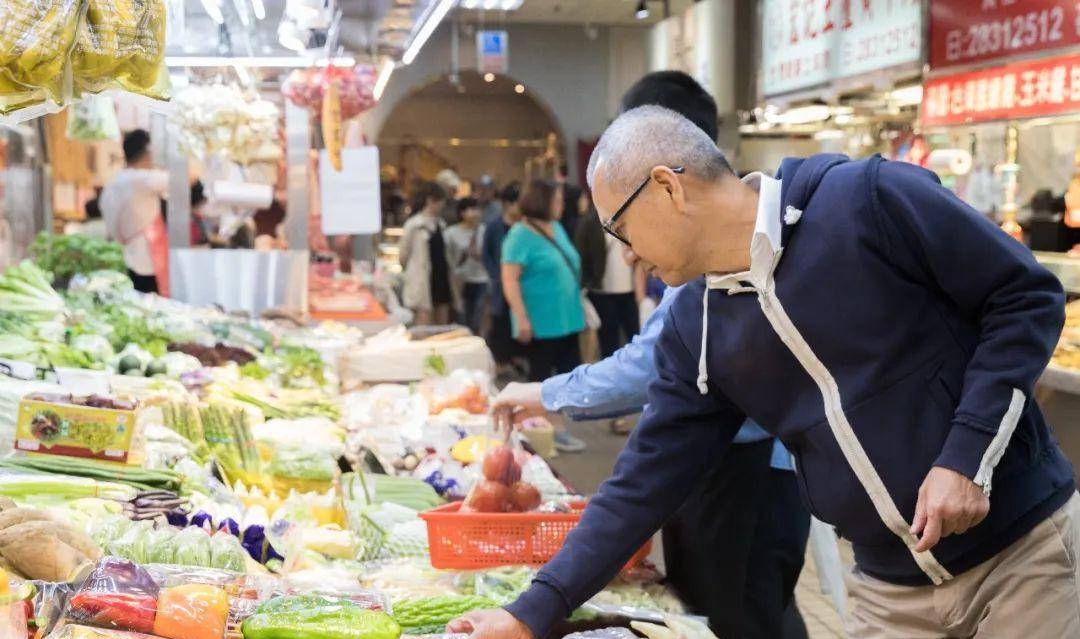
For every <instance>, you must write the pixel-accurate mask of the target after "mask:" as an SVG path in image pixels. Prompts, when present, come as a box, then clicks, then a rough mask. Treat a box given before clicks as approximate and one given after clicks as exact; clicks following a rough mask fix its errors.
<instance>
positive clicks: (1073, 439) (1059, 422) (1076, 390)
mask: <svg viewBox="0 0 1080 639" xmlns="http://www.w3.org/2000/svg"><path fill="white" fill-rule="evenodd" d="M1037 255H1038V257H1039V261H1041V262H1043V263H1044V264H1046V265H1047V266H1048V267H1051V268H1052V269H1054V268H1057V269H1058V270H1056V271H1055V272H1056V273H1057V274H1058V277H1059V278H1061V279H1062V283H1063V284H1064V285H1065V288H1066V290H1067V291H1068V290H1070V289H1071V290H1072V291H1075V290H1076V288H1075V284H1076V283H1080V280H1077V279H1073V280H1070V281H1071V282H1073V283H1074V285H1073V286H1072V287H1070V285H1069V284H1067V283H1066V278H1069V277H1074V276H1075V275H1076V270H1075V269H1077V268H1078V265H1080V260H1078V259H1075V258H1069V257H1066V256H1064V255H1061V254H1053V253H1051V254H1045V253H1044V254H1037ZM1047 256H1050V259H1049V260H1048V261H1044V260H1047ZM1076 294H1077V293H1075V292H1070V296H1073V295H1076ZM1035 397H1036V399H1037V400H1038V402H1039V406H1040V407H1042V410H1043V413H1044V414H1045V415H1046V421H1047V423H1048V424H1050V426H1051V427H1052V428H1053V429H1054V435H1055V436H1056V437H1057V439H1058V441H1059V442H1061V446H1062V448H1063V449H1064V450H1065V454H1066V455H1068V457H1069V459H1070V460H1071V461H1072V463H1073V465H1074V466H1076V467H1077V468H1080V300H1075V301H1073V302H1070V303H1069V304H1067V305H1066V306H1065V328H1064V329H1063V330H1062V332H1061V338H1060V339H1059V340H1058V345H1057V348H1056V349H1055V350H1054V357H1053V359H1052V360H1051V361H1050V365H1049V366H1047V367H1046V371H1045V372H1043V375H1042V377H1041V378H1040V379H1039V383H1038V385H1037V386H1036V388H1035Z"/></svg>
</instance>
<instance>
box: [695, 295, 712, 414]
mask: <svg viewBox="0 0 1080 639" xmlns="http://www.w3.org/2000/svg"><path fill="white" fill-rule="evenodd" d="M708 343H709V284H708V282H707V281H706V283H705V293H704V295H702V300H701V357H699V358H698V369H697V370H698V376H697V389H698V392H699V393H701V394H702V395H707V394H708V393H709V384H708V382H709V367H708V366H707V365H706V363H705V349H706V345H707V344H708Z"/></svg>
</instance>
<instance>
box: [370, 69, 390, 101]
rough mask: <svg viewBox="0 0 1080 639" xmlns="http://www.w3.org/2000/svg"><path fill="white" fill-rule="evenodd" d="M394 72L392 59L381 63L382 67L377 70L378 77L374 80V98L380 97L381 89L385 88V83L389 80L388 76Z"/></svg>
mask: <svg viewBox="0 0 1080 639" xmlns="http://www.w3.org/2000/svg"><path fill="white" fill-rule="evenodd" d="M393 73H394V61H393V60H387V61H386V62H384V63H383V66H382V69H380V70H379V77H378V79H377V80H375V91H374V96H375V99H376V100H378V99H380V98H382V94H383V91H385V90H386V85H387V83H389V82H390V76H391V75H393Z"/></svg>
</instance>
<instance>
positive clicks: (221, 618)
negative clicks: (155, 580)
mask: <svg viewBox="0 0 1080 639" xmlns="http://www.w3.org/2000/svg"><path fill="white" fill-rule="evenodd" d="M228 617H229V597H228V596H227V595H226V594H225V591H224V590H222V589H221V588H219V587H217V586H211V585H206V584H183V585H180V586H172V587H170V588H162V589H161V594H160V595H159V596H158V602H157V617H156V618H155V619H154V634H155V635H158V636H161V637H166V638H167V639H222V637H224V636H225V624H226V621H227V620H228Z"/></svg>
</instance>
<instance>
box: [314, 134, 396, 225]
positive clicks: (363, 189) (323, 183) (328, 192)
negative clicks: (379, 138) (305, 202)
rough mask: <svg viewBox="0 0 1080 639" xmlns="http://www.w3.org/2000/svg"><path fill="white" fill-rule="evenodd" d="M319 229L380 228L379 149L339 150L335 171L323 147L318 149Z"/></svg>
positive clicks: (368, 147)
mask: <svg viewBox="0 0 1080 639" xmlns="http://www.w3.org/2000/svg"><path fill="white" fill-rule="evenodd" d="M319 186H320V189H321V190H322V230H323V233H325V234H326V235H371V234H373V233H378V232H379V231H380V230H382V200H381V199H380V196H379V149H378V147H374V146H363V147H359V148H350V149H342V150H341V170H340V171H335V170H334V167H333V166H332V165H331V164H330V157H329V156H328V154H327V153H326V151H325V150H323V151H320V152H319Z"/></svg>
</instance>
